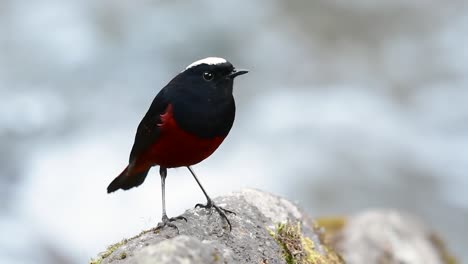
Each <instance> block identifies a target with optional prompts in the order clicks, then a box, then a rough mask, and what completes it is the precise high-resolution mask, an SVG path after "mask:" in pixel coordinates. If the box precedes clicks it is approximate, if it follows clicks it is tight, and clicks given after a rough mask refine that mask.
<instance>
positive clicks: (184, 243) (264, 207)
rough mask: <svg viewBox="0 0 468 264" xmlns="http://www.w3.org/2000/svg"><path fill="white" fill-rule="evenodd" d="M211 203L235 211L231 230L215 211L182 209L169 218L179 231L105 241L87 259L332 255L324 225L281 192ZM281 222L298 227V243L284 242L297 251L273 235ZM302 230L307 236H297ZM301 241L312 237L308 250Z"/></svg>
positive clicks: (271, 262)
mask: <svg viewBox="0 0 468 264" xmlns="http://www.w3.org/2000/svg"><path fill="white" fill-rule="evenodd" d="M215 203H217V205H218V206H222V207H224V208H226V209H229V210H232V211H234V212H236V214H235V215H232V214H229V215H228V218H229V219H230V221H231V224H232V231H231V232H229V229H228V227H227V225H226V222H225V221H224V220H223V219H221V218H220V216H219V214H218V213H217V212H215V211H209V210H206V209H203V208H198V209H191V210H187V211H186V212H185V213H184V214H183V216H184V217H186V218H187V222H185V221H184V220H178V221H176V222H173V223H175V224H176V225H177V227H178V228H179V234H177V231H176V230H175V229H174V228H170V227H165V228H163V229H162V230H155V229H153V230H148V231H144V232H142V233H141V234H140V235H138V236H135V237H133V238H130V239H126V240H124V241H122V242H120V243H117V244H115V245H113V246H111V247H109V249H108V250H107V251H106V252H103V253H101V254H100V255H99V256H98V258H96V259H95V260H93V261H92V262H91V263H102V264H104V263H113V264H124V263H125V264H126V263H134V264H150V263H171V264H172V263H204V264H209V263H268V264H275V263H286V261H285V258H286V257H288V256H291V257H295V256H297V257H303V258H304V257H311V256H310V255H311V252H316V253H317V254H318V257H320V258H326V257H327V256H328V255H330V253H329V252H331V251H329V250H325V248H326V245H323V244H322V241H321V233H322V230H321V229H318V228H314V227H313V225H311V223H312V221H310V220H309V219H308V218H307V217H306V216H305V214H304V213H303V212H302V211H301V210H300V209H299V208H298V207H297V206H295V205H294V204H293V203H291V202H289V201H287V200H285V199H283V198H280V197H277V196H274V195H271V194H268V193H264V192H261V191H257V190H252V189H246V190H242V191H241V192H237V193H234V194H232V195H229V196H224V197H220V198H217V199H215ZM280 223H283V224H285V223H291V226H292V227H293V228H291V230H296V231H299V232H298V236H297V237H296V239H292V240H291V241H293V242H294V243H296V244H293V242H291V245H288V246H290V247H291V248H292V247H298V248H301V249H302V250H300V252H299V251H298V252H295V251H291V252H289V251H288V249H286V250H285V248H284V246H285V245H286V244H285V243H282V242H281V236H279V235H277V236H275V234H277V233H276V231H277V228H278V227H279V224H280ZM297 223H299V225H297ZM296 226H299V229H297V228H295V227H296ZM284 230H286V228H284ZM288 232H289V231H288ZM278 234H279V233H278ZM285 234H289V233H286V232H283V234H282V236H283V237H284V236H285ZM303 234H304V235H306V236H304V238H307V240H301V238H302V235H303ZM301 241H310V243H308V246H309V247H310V250H309V248H307V246H306V245H302V242H301ZM289 242H290V241H288V243H289ZM306 249H307V250H308V252H305V250H306ZM314 257H315V256H314ZM330 263H331V262H330ZM337 263H339V262H337Z"/></svg>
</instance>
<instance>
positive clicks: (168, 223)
mask: <svg viewBox="0 0 468 264" xmlns="http://www.w3.org/2000/svg"><path fill="white" fill-rule="evenodd" d="M159 175H161V191H162V222H161V223H158V226H157V227H156V228H157V229H161V228H163V227H165V226H169V227H172V228H175V229H177V232H179V229H178V228H177V226H176V225H174V224H173V223H171V222H173V221H176V220H180V219H183V220H185V222H187V219H186V218H185V217H183V216H177V217H171V218H169V217H167V214H166V187H165V184H166V176H167V169H166V168H163V167H160V168H159Z"/></svg>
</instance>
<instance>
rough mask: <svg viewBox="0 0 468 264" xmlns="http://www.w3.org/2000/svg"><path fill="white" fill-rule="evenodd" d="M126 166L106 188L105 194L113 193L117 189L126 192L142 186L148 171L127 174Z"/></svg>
mask: <svg viewBox="0 0 468 264" xmlns="http://www.w3.org/2000/svg"><path fill="white" fill-rule="evenodd" d="M127 171H128V166H127V168H125V170H124V171H122V173H120V175H119V176H117V178H115V179H114V180H113V181H112V182H111V183H110V184H109V186H107V193H111V192H115V191H117V190H118V189H122V190H128V189H130V188H133V187H137V186H138V185H140V184H142V183H143V182H144V181H145V178H146V175H147V174H148V171H149V169H148V170H147V171H144V172H140V173H136V174H130V175H128V174H127Z"/></svg>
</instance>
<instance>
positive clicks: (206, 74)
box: [203, 71, 214, 81]
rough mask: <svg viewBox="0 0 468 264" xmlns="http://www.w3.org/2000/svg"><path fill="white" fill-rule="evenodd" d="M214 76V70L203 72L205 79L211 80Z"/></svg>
mask: <svg viewBox="0 0 468 264" xmlns="http://www.w3.org/2000/svg"><path fill="white" fill-rule="evenodd" d="M213 78H214V74H213V73H212V72H209V71H207V72H204V73H203V79H205V81H211V80H213Z"/></svg>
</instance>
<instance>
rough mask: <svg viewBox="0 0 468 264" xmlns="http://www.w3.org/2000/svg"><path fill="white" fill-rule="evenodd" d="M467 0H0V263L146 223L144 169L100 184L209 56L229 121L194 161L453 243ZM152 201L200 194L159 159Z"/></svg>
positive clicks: (309, 205)
mask: <svg viewBox="0 0 468 264" xmlns="http://www.w3.org/2000/svg"><path fill="white" fill-rule="evenodd" d="M467 14H468V5H467V3H466V1H462V0H460V1H405V0H393V1H375V0H356V1H347V0H315V1H307V0H302V1H294V2H293V1H270V0H268V1H267V0H263V1H249V0H245V1H214V0H213V1H207V0H205V1H192V2H188V1H187V2H183V1H131V0H119V1H116V0H105V1H95V0H84V1H83V0H80V1H78V0H76V1H63V0H47V1H27V0H3V1H0V211H1V216H0V234H1V235H0V262H2V263H52V264H53V263H85V262H86V261H87V260H89V259H90V258H91V257H92V256H94V255H95V254H96V253H97V252H98V251H101V250H103V249H104V248H105V247H106V245H108V244H110V243H111V242H115V241H118V240H120V239H121V238H123V237H129V236H131V235H134V234H136V233H138V232H140V231H141V230H142V229H145V228H150V227H153V226H154V225H155V224H156V223H157V222H158V221H159V220H160V217H161V206H160V203H161V197H160V183H159V177H158V176H157V170H153V171H152V172H151V174H150V176H149V177H148V178H147V180H146V182H145V184H144V185H142V186H141V187H139V188H138V189H133V190H132V191H128V192H117V193H115V194H112V195H107V194H106V192H105V189H106V186H107V184H108V183H109V182H110V181H111V180H112V179H113V178H114V177H115V176H116V175H117V174H118V173H119V172H120V171H121V170H122V169H123V168H124V166H125V165H126V164H125V162H126V161H127V158H128V153H129V150H130V148H131V144H132V143H133V137H134V133H135V128H136V126H137V125H138V122H139V121H140V118H141V117H142V116H143V114H144V113H145V111H146V110H147V108H148V106H149V104H150V102H151V100H152V99H153V96H154V95H155V94H156V93H157V92H158V91H159V89H160V88H161V87H163V86H164V85H165V84H166V83H167V82H168V81H169V80H170V79H171V78H172V76H174V75H175V74H177V73H178V72H179V71H181V70H183V69H184V67H185V66H187V65H188V64H189V63H191V62H193V61H195V60H197V59H200V58H203V57H207V56H221V57H225V58H227V59H228V60H230V61H231V62H232V63H233V64H234V65H236V66H237V67H239V68H240V67H242V68H248V69H250V70H251V72H250V73H249V74H248V75H245V76H242V77H240V78H238V79H236V83H235V96H236V100H237V106H238V114H237V118H236V122H235V124H234V127H233V129H232V131H231V134H230V135H229V137H228V138H227V140H226V141H225V143H224V144H223V145H222V146H221V147H220V148H219V150H218V151H217V152H216V153H215V155H213V156H212V157H210V158H209V159H207V160H206V161H205V162H203V163H201V164H199V165H197V166H195V169H196V171H197V172H198V174H199V175H200V178H201V180H202V182H203V183H204V184H205V187H206V188H207V190H208V191H209V193H211V195H212V196H217V195H221V194H225V193H228V192H230V191H235V190H239V189H240V188H243V187H255V188H260V189H263V190H267V191H270V192H274V193H278V194H281V195H283V196H285V197H288V198H290V199H292V200H295V201H297V202H298V203H299V204H300V205H301V206H303V207H304V208H306V209H307V210H308V211H309V212H310V213H311V214H312V215H335V214H348V213H354V212H357V211H360V210H363V209H365V208H373V207H395V208H399V209H403V210H408V211H411V212H413V213H415V214H417V215H419V216H420V217H422V218H423V219H424V220H425V221H426V222H427V223H428V224H430V225H431V226H433V227H434V229H435V230H436V231H438V232H440V234H442V236H443V238H444V239H445V240H446V241H448V245H449V247H450V248H451V249H453V250H454V251H455V252H456V254H457V255H458V257H460V258H468V253H467V251H466V245H467V244H468V224H467V223H468V192H467V188H468V178H467V175H466V174H467V172H468V74H467V72H468V48H467V47H468V16H467ZM167 192H168V197H167V200H168V201H167V205H168V208H169V209H168V213H169V214H170V215H172V216H175V215H178V214H180V213H182V212H183V211H184V209H186V208H189V207H191V206H193V205H194V204H195V203H196V202H203V201H204V198H203V195H202V193H201V192H200V190H199V189H198V187H197V186H196V184H195V182H194V181H193V179H192V178H191V176H190V175H189V174H188V172H187V171H186V170H185V169H177V170H171V171H170V172H169V177H168V181H167Z"/></svg>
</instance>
